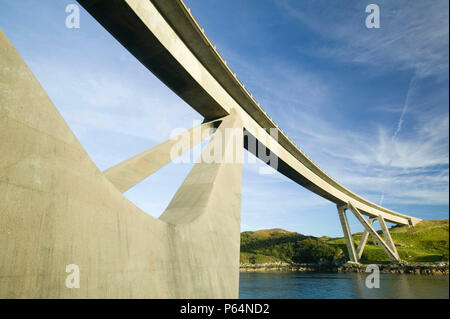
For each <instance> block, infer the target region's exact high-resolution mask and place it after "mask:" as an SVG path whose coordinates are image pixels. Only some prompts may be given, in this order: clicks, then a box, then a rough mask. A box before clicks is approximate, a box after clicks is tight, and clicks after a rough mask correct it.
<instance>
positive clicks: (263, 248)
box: [240, 219, 449, 274]
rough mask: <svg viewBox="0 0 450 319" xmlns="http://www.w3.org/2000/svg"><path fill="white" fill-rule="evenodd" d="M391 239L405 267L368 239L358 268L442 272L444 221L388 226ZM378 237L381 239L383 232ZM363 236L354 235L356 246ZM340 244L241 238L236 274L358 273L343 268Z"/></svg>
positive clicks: (271, 233)
mask: <svg viewBox="0 0 450 319" xmlns="http://www.w3.org/2000/svg"><path fill="white" fill-rule="evenodd" d="M390 232H391V236H392V239H393V240H394V242H395V245H396V246H397V250H398V253H399V255H400V258H401V259H402V260H403V261H405V262H406V263H402V264H400V265H392V264H390V259H389V258H388V257H387V256H386V254H385V253H384V252H383V250H382V249H381V247H379V246H378V245H376V243H375V242H374V241H373V239H372V238H369V240H368V242H367V245H366V248H365V249H364V253H363V255H362V258H361V263H362V264H379V265H380V267H381V268H382V270H385V272H391V273H397V272H398V273H425V274H426V273H431V274H433V273H444V274H445V273H447V274H448V261H449V220H448V219H445V220H423V221H421V222H420V223H418V224H417V225H416V226H415V227H405V226H402V227H392V228H391V229H390ZM379 234H380V235H381V236H382V237H383V235H382V232H381V231H380V232H379ZM361 236H362V233H355V234H353V239H354V242H355V245H357V244H358V242H359V240H360V239H361ZM347 260H348V255H347V248H346V246H345V239H344V238H343V237H340V238H330V237H327V236H323V237H314V236H305V235H302V234H299V233H295V232H289V231H286V230H284V229H279V228H277V229H266V230H258V231H246V232H243V233H241V255H240V262H241V271H277V270H278V271H283V270H286V271H321V270H322V271H342V272H346V271H361V270H362V267H363V266H358V265H352V264H348V263H346V261H347Z"/></svg>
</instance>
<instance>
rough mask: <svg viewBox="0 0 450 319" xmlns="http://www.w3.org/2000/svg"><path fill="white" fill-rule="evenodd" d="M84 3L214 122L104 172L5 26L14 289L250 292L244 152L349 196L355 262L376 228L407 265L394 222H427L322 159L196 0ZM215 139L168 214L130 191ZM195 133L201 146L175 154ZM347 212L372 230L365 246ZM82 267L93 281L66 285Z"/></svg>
mask: <svg viewBox="0 0 450 319" xmlns="http://www.w3.org/2000/svg"><path fill="white" fill-rule="evenodd" d="M78 2H79V3H80V4H81V5H82V6H83V7H84V8H85V9H86V10H87V11H88V12H89V13H90V14H91V15H92V16H93V17H94V18H95V19H96V20H97V21H98V22H99V23H100V24H101V25H102V26H103V27H104V28H106V29H107V30H108V31H109V32H110V33H111V34H112V35H113V36H114V37H115V38H116V39H117V40H118V41H119V42H120V43H121V44H122V45H123V46H124V47H125V48H127V50H129V51H130V52H131V53H132V54H133V55H134V56H135V57H136V58H137V59H138V60H139V61H140V62H141V63H142V64H143V65H145V66H146V67H147V68H148V69H149V70H150V71H151V72H153V73H154V74H155V75H156V76H157V77H158V78H159V79H160V80H161V81H163V82H164V83H165V84H166V85H167V86H168V87H169V88H170V89H172V90H173V91H174V92H175V93H176V94H178V95H179V96H180V97H181V98H182V99H183V100H184V101H186V102H187V103H188V104H189V105H190V106H191V107H192V108H194V109H195V110H196V111H198V112H199V113H200V114H201V115H202V116H203V117H204V123H203V124H202V125H200V126H199V127H196V128H193V129H191V130H189V131H187V132H186V133H184V134H182V135H180V136H179V137H178V138H177V139H171V140H168V141H166V142H164V143H162V144H160V145H157V146H155V147H153V148H152V149H150V150H148V151H145V152H143V153H141V154H137V155H136V156H134V157H133V158H131V159H129V160H126V161H124V162H123V163H119V164H118V165H116V166H114V167H112V168H110V169H108V170H106V171H104V172H101V171H99V170H98V168H97V167H96V166H95V164H94V163H93V162H92V160H91V159H90V158H89V156H88V155H87V154H86V152H85V151H84V149H83V147H82V146H81V145H80V143H79V142H78V141H77V139H76V138H75V136H74V134H73V133H72V131H71V130H70V128H69V127H68V126H67V124H66V123H65V121H64V119H63V118H62V117H61V115H60V114H59V113H58V111H57V109H56V108H55V107H54V105H52V103H51V101H50V99H49V98H48V97H47V95H46V94H45V92H44V90H43V89H42V87H41V86H40V85H39V83H38V82H37V80H36V79H35V78H34V76H33V75H32V73H31V71H30V70H29V69H28V67H27V66H26V64H25V62H24V61H23V60H22V59H21V57H20V55H19V53H18V52H17V51H16V50H15V49H14V48H13V47H12V45H11V43H10V42H9V41H8V39H7V38H6V36H5V35H4V34H3V33H0V147H1V153H0V154H1V155H0V251H1V254H0V297H1V298H70V297H74V298H236V297H238V289H239V240H240V209H241V179H242V161H241V160H240V159H242V152H243V149H244V148H246V149H247V150H249V151H250V152H252V153H253V154H254V155H256V156H257V157H258V158H260V159H261V160H263V161H264V162H265V163H267V164H268V165H270V166H271V167H273V168H274V169H276V170H277V171H279V172H280V173H282V174H284V175H285V176H287V177H288V178H290V179H291V180H293V181H295V182H296V183H298V184H299V185H301V186H303V187H305V188H307V189H309V190H310V191H312V192H314V193H316V194H318V195H320V196H322V197H324V198H326V199H328V200H330V201H332V202H334V203H336V205H337V213H338V214H339V218H340V221H341V224H342V228H343V232H344V236H345V238H346V240H347V248H348V253H349V258H350V260H351V261H353V262H358V261H359V260H360V258H361V255H362V253H363V250H364V246H365V244H366V242H367V239H368V237H369V236H373V238H374V240H375V241H376V242H377V243H378V244H379V245H380V246H381V247H382V248H383V250H384V251H385V252H386V254H387V255H388V256H389V257H390V258H391V259H392V260H393V261H399V260H400V257H399V255H398V253H397V250H396V248H395V245H394V243H393V241H392V239H391V236H390V234H389V230H388V228H387V226H386V221H388V222H391V223H394V224H398V225H406V226H414V225H415V224H416V223H417V222H418V221H420V219H418V218H414V217H412V216H408V215H404V214H401V213H398V212H395V211H392V210H389V209H387V208H384V207H381V206H379V205H376V204H374V203H372V202H370V201H368V200H366V199H364V198H362V197H360V196H358V195H357V194H355V193H353V192H351V191H350V190H348V189H346V188H345V187H344V186H342V185H340V184H339V183H338V182H337V181H335V180H333V179H332V178H331V177H330V176H328V175H327V174H326V173H325V172H324V171H323V170H321V169H320V168H319V167H318V166H317V165H315V164H314V162H313V161H312V160H310V159H309V158H308V157H307V156H306V155H305V154H304V153H303V152H302V151H301V150H300V148H299V147H297V146H296V145H295V144H294V142H293V141H291V140H290V139H289V138H288V137H287V136H286V135H285V134H284V133H283V132H282V131H281V129H280V128H279V127H278V126H277V125H276V124H275V123H274V122H273V121H272V120H271V118H270V117H269V116H268V114H266V113H265V112H264V110H263V109H262V108H261V106H260V105H259V104H258V103H257V102H256V101H255V99H254V98H253V97H252V95H251V94H250V93H249V92H248V91H247V90H246V89H245V87H244V85H243V84H242V83H241V82H240V81H239V79H238V78H237V77H236V75H235V74H234V73H233V72H232V71H231V70H230V68H229V67H228V66H227V64H226V62H225V61H224V60H223V58H222V57H221V56H220V54H219V53H218V52H217V50H216V49H215V47H214V45H213V44H212V43H211V42H210V41H209V39H208V38H207V37H206V36H205V34H204V32H203V30H202V29H201V27H200V26H199V25H198V23H197V22H196V21H195V19H194V18H193V16H192V15H191V13H190V11H189V9H188V8H187V7H186V6H185V5H184V3H183V2H182V1H180V0H79V1H78ZM230 130H231V131H232V132H233V134H232V136H231V137H230V135H229V134H228V133H227V132H228V131H230ZM209 136H211V139H210V141H209V142H208V144H207V146H206V148H205V149H204V151H203V153H202V157H201V158H200V159H199V161H198V163H196V164H195V165H194V167H193V168H192V170H191V172H190V173H189V174H188V176H187V177H186V179H185V180H184V182H183V184H182V185H181V187H180V188H179V189H178V191H177V192H176V194H175V196H174V197H173V199H172V200H171V202H170V204H169V205H168V207H167V209H166V210H165V211H164V213H163V214H162V215H161V217H160V218H158V219H156V218H153V217H152V216H150V215H148V214H146V213H145V212H143V211H141V210H140V209H139V208H138V207H136V206H135V205H134V204H133V203H131V202H130V201H128V200H127V199H126V198H125V197H124V196H123V194H122V193H123V192H124V191H126V190H127V189H129V188H131V187H133V186H134V185H136V184H137V183H139V182H140V181H142V180H143V179H145V178H147V177H148V176H150V175H151V174H152V173H154V172H155V171H157V170H158V169H159V168H161V167H163V166H164V165H166V164H168V163H169V162H170V161H171V160H173V158H174V156H180V155H181V154H182V153H183V152H185V151H187V150H189V148H191V147H193V146H194V145H196V144H198V143H200V142H201V141H202V140H204V139H206V138H207V137H209ZM181 140H185V141H188V142H187V143H185V144H183V145H184V147H182V148H180V149H177V152H176V154H175V155H174V152H173V150H174V147H175V146H176V144H177V142H179V141H181ZM267 151H268V152H267ZM211 154H213V155H214V158H215V159H216V160H215V161H210V160H207V158H210V156H211ZM230 159H231V160H230ZM261 200H264V199H261ZM347 210H348V211H350V212H351V213H353V214H354V215H355V216H356V218H357V219H358V220H359V221H360V222H361V224H362V225H363V226H364V229H365V231H364V234H363V236H362V239H361V241H360V242H359V244H358V246H357V247H355V245H354V243H353V241H352V239H351V233H350V229H349V225H348V222H347V215H346V211H347ZM375 220H376V221H378V222H379V223H380V226H381V229H382V232H383V235H384V236H383V237H384V238H382V237H381V236H380V235H379V234H378V233H377V232H376V231H375V230H374V228H373V227H372V224H373V222H374V221H375ZM71 264H75V265H77V267H78V268H79V280H80V282H79V288H68V287H67V285H66V280H67V276H68V273H66V267H67V265H71Z"/></svg>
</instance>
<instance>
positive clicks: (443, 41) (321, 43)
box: [0, 0, 449, 236]
mask: <svg viewBox="0 0 450 319" xmlns="http://www.w3.org/2000/svg"><path fill="white" fill-rule="evenodd" d="M69 3H74V1H62V0H58V1H56V0H46V1H38V0H20V1H18V0H0V28H1V29H2V30H3V32H5V34H6V35H7V36H8V38H9V39H10V41H11V42H12V43H13V45H14V46H15V47H16V48H17V50H18V51H19V53H20V54H21V55H22V57H23V58H24V60H25V61H26V62H27V64H28V65H29V66H30V68H31V70H32V71H33V73H34V74H35V76H36V77H37V79H38V80H39V81H40V82H41V84H42V86H43V87H44V88H45V90H46V92H47V93H48V95H49V96H50V98H51V99H52V101H53V102H54V104H55V106H56V107H57V108H58V110H59V111H60V112H61V114H62V115H63V117H64V118H65V120H66V121H67V122H68V123H69V125H70V127H71V128H72V130H73V131H74V133H75V135H76V136H77V138H78V139H79V140H80V142H81V143H82V145H83V146H84V147H85V148H86V150H87V152H88V153H89V155H90V156H91V157H92V159H93V161H94V162H95V163H96V164H97V166H98V167H99V169H101V170H104V169H106V168H108V167H110V166H113V165H115V164H117V163H119V162H120V161H123V160H125V159H127V158H129V157H131V156H133V155H135V154H137V153H139V152H141V151H144V150H146V149H148V148H150V147H151V146H153V145H156V144H158V143H160V142H162V141H164V140H166V139H167V138H169V137H170V134H171V132H172V131H173V129H175V128H180V127H182V128H190V127H192V126H193V121H200V120H202V117H201V116H200V115H199V114H197V113H196V112H195V111H194V110H192V109H191V108H190V107H189V106H188V105H187V104H186V103H184V102H183V101H182V100H181V99H180V98H178V97H177V96H176V95H175V94H174V93H172V92H171V91H170V90H169V89H168V88H167V87H165V86H164V84H162V83H161V82H160V81H159V80H158V79H157V78H156V77H155V76H153V75H152V74H151V73H150V72H149V71H148V70H147V69H145V68H144V67H143V66H142V65H141V64H140V63H139V62H138V61H136V59H135V58H134V57H133V56H131V55H130V54H129V53H128V52H127V51H126V50H125V49H124V48H123V47H122V46H121V45H120V44H119V43H118V42H117V41H116V40H115V39H114V38H113V37H112V36H110V35H109V33H108V32H106V31H105V30H104V29H103V28H102V27H101V26H100V25H99V24H98V23H97V22H96V21H95V20H94V19H93V18H92V17H91V16H90V15H89V14H88V13H86V12H85V11H84V10H83V9H81V19H80V28H79V29H67V28H66V27H65V19H66V16H67V14H66V13H65V8H66V5H67V4H69ZM369 3H376V4H378V5H379V7H380V12H381V28H380V29H367V28H366V27H365V24H364V21H365V18H366V16H367V13H365V7H366V5H367V4H369ZM186 4H187V5H188V7H190V8H191V11H192V13H193V15H194V17H196V19H197V21H198V22H199V23H200V25H201V26H202V27H203V28H204V30H205V32H206V34H207V36H208V37H209V38H210V39H211V41H212V42H213V43H214V44H215V46H216V47H217V49H218V50H219V52H220V53H221V55H222V56H223V57H224V59H225V60H226V61H227V63H228V64H229V65H230V67H231V68H232V70H233V71H234V72H235V73H236V74H237V75H238V77H239V78H240V80H241V81H242V82H243V83H244V84H245V86H246V88H248V90H249V91H250V92H251V93H252V95H253V96H254V97H255V98H256V100H257V101H258V102H260V104H261V106H262V107H263V108H264V109H265V110H266V111H267V113H269V115H270V116H271V117H272V119H274V121H275V122H276V123H277V124H278V125H279V126H280V127H281V128H282V129H283V131H284V132H285V133H287V135H288V136H289V137H290V138H291V139H293V140H294V141H295V143H296V144H297V145H298V146H300V148H301V149H302V150H303V151H304V152H305V153H306V154H307V155H308V156H309V157H310V158H312V159H313V160H314V162H315V163H317V164H318V165H319V166H320V167H322V168H323V169H324V170H325V171H326V172H327V173H328V174H329V175H331V176H332V177H333V178H335V179H336V180H338V181H339V182H340V183H342V184H343V185H344V186H346V187H348V188H350V189H351V190H352V191H355V192H356V193H358V194H360V195H362V196H364V197H366V198H368V199H369V200H371V201H373V202H375V203H378V204H380V203H382V204H383V205H384V206H386V207H387V208H390V209H394V210H397V211H399V212H402V213H405V214H409V215H414V216H417V217H420V218H424V219H443V218H448V215H449V206H448V205H449V203H448V201H449V199H448V196H449V165H448V164H449V151H448V149H449V144H448V140H449V136H448V129H449V124H448V119H449V114H448V110H449V109H448V104H449V91H448V85H449V77H448V75H449V73H448V62H449V51H448V50H449V49H448V48H449V43H448V35H449V34H448V33H449V20H448V19H449V18H448V5H449V3H448V1H447V0H442V1H398V0H396V1H392V0H390V1H379V0H377V1H375V0H373V1H363V0H357V1H345V2H337V1H331V0H326V1H321V0H315V1H282V0H247V1H237V0H233V1H232V0H228V1H223V0H202V1H200V0H187V1H186ZM258 165H260V164H245V165H244V169H243V197H242V223H241V225H242V227H241V228H242V230H256V229H263V228H275V227H280V228H284V229H287V230H290V231H297V232H300V233H303V234H311V235H316V236H319V235H329V236H341V235H342V230H341V228H340V225H339V219H338V217H337V212H336V208H335V205H334V204H333V203H330V202H328V201H326V200H324V199H322V198H320V197H318V196H317V195H315V194H313V193H311V192H309V191H307V190H306V189H303V188H302V187H301V186H299V185H297V184H295V183H294V182H292V181H290V180H288V179H287V178H285V177H284V176H282V175H280V174H278V173H276V174H273V175H259V174H258V167H259V166H258ZM190 168H191V165H190V164H173V163H172V164H170V165H168V166H167V167H164V168H163V169H161V170H160V171H158V172H157V173H156V174H154V175H152V176H151V177H150V178H148V179H146V180H145V181H144V182H142V183H140V184H139V185H137V186H136V187H135V188H133V189H132V190H130V191H128V192H127V193H125V195H126V196H127V197H128V198H129V199H130V200H131V201H133V202H134V203H135V204H136V205H138V206H139V207H141V208H142V209H144V210H145V211H146V212H148V213H149V214H151V215H153V216H155V217H158V216H159V215H160V214H161V213H162V212H163V210H164V209H165V207H166V206H167V204H168V203H169V201H170V198H171V197H172V195H173V194H174V193H175V192H176V190H177V188H178V187H179V186H180V184H181V182H182V181H183V179H184V178H185V176H186V175H187V174H188V172H189V169H190ZM349 217H350V218H349V219H350V226H351V229H352V231H361V229H362V227H361V226H360V225H358V222H357V221H356V220H355V219H354V218H353V217H352V216H349Z"/></svg>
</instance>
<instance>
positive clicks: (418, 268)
mask: <svg viewBox="0 0 450 319" xmlns="http://www.w3.org/2000/svg"><path fill="white" fill-rule="evenodd" d="M376 265H377V266H378V268H379V269H380V273H389V274H414V275H448V274H449V263H448V262H439V263H414V264H408V263H390V264H376ZM366 267H367V265H366V264H358V263H353V262H347V263H342V264H336V263H331V264H330V263H318V264H307V263H304V264H289V263H282V262H280V263H267V264H240V271H241V272H322V273H351V272H365V271H366Z"/></svg>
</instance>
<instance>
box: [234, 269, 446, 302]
mask: <svg viewBox="0 0 450 319" xmlns="http://www.w3.org/2000/svg"><path fill="white" fill-rule="evenodd" d="M367 275H368V274H365V273H348V274H323V273H241V274H240V282H239V298H251V299H253V298H269V299H277V298H282V299H354V298H370V299H375V298H376V299H378V298H388V299H390V298H395V299H398V298H400V299H404V298H408V299H409V298H421V299H422V298H433V299H434V298H447V299H448V298H449V276H443V275H439V276H438V275H436V276H426V275H398V274H380V288H372V289H369V288H367V287H366V285H365V281H366V277H367Z"/></svg>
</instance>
